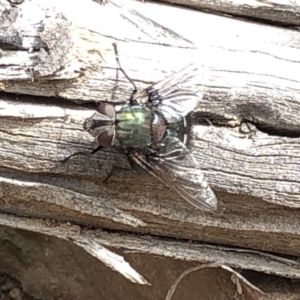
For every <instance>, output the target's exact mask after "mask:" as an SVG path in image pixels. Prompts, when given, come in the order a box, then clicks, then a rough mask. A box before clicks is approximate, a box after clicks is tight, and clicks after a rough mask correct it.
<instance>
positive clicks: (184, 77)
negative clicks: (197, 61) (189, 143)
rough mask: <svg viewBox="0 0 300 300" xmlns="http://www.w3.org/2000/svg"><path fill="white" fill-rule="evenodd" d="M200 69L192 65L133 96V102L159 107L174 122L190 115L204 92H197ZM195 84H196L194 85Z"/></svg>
mask: <svg viewBox="0 0 300 300" xmlns="http://www.w3.org/2000/svg"><path fill="white" fill-rule="evenodd" d="M197 74H198V68H197V67H196V66H195V65H193V64H191V65H189V66H187V67H185V68H184V69H182V70H180V71H178V72H177V73H175V74H173V75H172V76H170V77H167V78H166V79H164V80H162V81H159V82H157V83H155V84H153V85H151V86H149V87H148V88H146V89H144V90H142V91H140V92H137V93H135V94H134V95H133V99H132V100H133V101H136V102H137V103H139V104H146V105H149V106H154V107H157V109H158V110H159V111H161V112H162V113H163V114H164V115H167V116H170V119H174V121H178V120H181V119H182V118H183V117H185V116H186V115H187V114H188V113H190V112H191V111H192V110H193V109H194V108H195V107H196V106H197V104H198V102H199V101H200V100H201V99H202V92H199V91H198V92H196V89H197V86H196V85H195V83H196V82H193V80H194V79H196V78H197ZM193 83H194V84H193Z"/></svg>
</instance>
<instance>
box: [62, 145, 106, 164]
mask: <svg viewBox="0 0 300 300" xmlns="http://www.w3.org/2000/svg"><path fill="white" fill-rule="evenodd" d="M102 149H103V147H102V146H100V145H99V146H98V147H97V148H95V149H94V150H92V151H79V152H76V153H73V154H71V155H69V156H67V157H66V158H64V159H63V160H62V161H61V162H62V163H63V164H65V163H66V162H67V161H68V160H69V159H70V158H71V157H73V156H77V155H84V156H89V155H93V154H95V153H96V152H98V151H100V150H102Z"/></svg>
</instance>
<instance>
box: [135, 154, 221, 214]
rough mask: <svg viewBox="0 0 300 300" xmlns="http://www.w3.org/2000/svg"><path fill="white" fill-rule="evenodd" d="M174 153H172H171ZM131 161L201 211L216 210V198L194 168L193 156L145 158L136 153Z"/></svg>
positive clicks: (200, 174) (201, 175)
mask: <svg viewBox="0 0 300 300" xmlns="http://www.w3.org/2000/svg"><path fill="white" fill-rule="evenodd" d="M173 153H174V152H173ZM131 158H132V160H133V161H134V162H135V163H136V164H137V165H139V166H141V167H142V168H143V169H145V170H146V171H148V172H149V173H150V174H151V175H153V176H154V177H156V178H157V179H159V180H160V181H161V182H163V183H164V184H165V185H166V186H168V187H169V188H171V189H172V190H174V191H175V192H176V193H177V194H178V195H179V196H181V197H182V198H183V199H184V200H186V201H187V202H189V203H190V204H192V205H193V206H195V207H196V208H198V209H201V210H203V211H214V210H216V209H217V198H216V196H215V194H214V192H213V191H212V189H211V188H210V186H209V185H208V183H207V181H206V179H205V176H204V174H203V173H202V172H201V170H200V169H197V168H195V164H194V159H193V156H192V155H190V154H182V155H180V156H178V157H177V158H174V157H173V158H172V159H171V158H167V157H166V158H162V157H159V156H158V157H155V156H154V157H151V156H149V157H148V158H146V157H145V156H144V155H142V154H139V153H137V152H135V153H133V154H132V156H131Z"/></svg>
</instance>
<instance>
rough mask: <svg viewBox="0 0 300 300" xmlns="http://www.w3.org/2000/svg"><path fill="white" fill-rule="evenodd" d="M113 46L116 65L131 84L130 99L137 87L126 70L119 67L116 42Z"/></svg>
mask: <svg viewBox="0 0 300 300" xmlns="http://www.w3.org/2000/svg"><path fill="white" fill-rule="evenodd" d="M113 46H114V50H115V55H116V61H117V64H118V67H119V69H120V71H121V72H122V73H123V74H124V76H125V77H126V79H127V80H128V81H129V82H130V83H131V84H132V86H133V91H132V94H131V97H130V100H132V97H133V95H134V94H135V93H136V92H137V87H136V85H135V84H134V82H133V80H132V79H131V78H130V77H129V76H128V75H127V74H126V72H125V71H124V69H123V68H122V67H121V64H120V60H119V52H118V47H117V44H116V43H113Z"/></svg>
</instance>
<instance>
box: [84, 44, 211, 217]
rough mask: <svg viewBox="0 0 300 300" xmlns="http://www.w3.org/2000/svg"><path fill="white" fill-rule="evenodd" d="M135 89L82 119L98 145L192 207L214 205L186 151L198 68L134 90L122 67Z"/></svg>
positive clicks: (191, 156)
mask: <svg viewBox="0 0 300 300" xmlns="http://www.w3.org/2000/svg"><path fill="white" fill-rule="evenodd" d="M114 47H115V51H116V56H117V62H118V64H119V68H120V70H121V71H122V72H123V74H124V75H125V77H126V78H127V79H128V80H129V81H130V82H131V83H132V84H133V86H134V90H133V92H132V95H131V97H130V99H129V100H128V101H124V104H118V105H112V104H111V103H107V102H102V103H100V104H99V105H98V107H97V110H96V112H95V114H94V115H93V116H92V117H91V118H89V119H87V120H86V121H85V123H84V129H85V130H87V131H88V132H89V133H90V134H91V135H92V136H93V137H95V140H96V141H97V142H98V144H99V146H98V148H97V149H95V150H94V151H93V152H92V153H95V152H97V151H98V150H101V149H102V148H108V147H115V148H117V149H120V150H121V151H122V152H123V153H125V154H126V155H127V157H128V158H129V160H130V161H131V162H133V163H135V164H137V165H139V166H140V167H142V168H143V169H145V170H146V171H148V172H149V173H150V174H152V175H153V176H155V177H156V178H158V179H159V180H160V181H162V182H163V183H164V184H165V185H166V186H168V187H169V188H171V189H172V190H174V191H175V192H177V193H178V194H179V195H180V196H181V197H182V198H183V199H185V200H186V201H188V202H189V203H190V204H192V205H194V206H195V207H196V208H199V209H201V210H206V211H213V210H216V209H217V198H216V196H215V194H214V192H213V191H212V189H211V188H210V186H209V185H208V183H207V181H206V179H205V177H204V175H203V173H202V172H201V170H200V169H199V168H197V167H196V166H197V163H196V161H195V159H194V157H193V155H192V154H191V153H190V152H189V150H188V148H187V145H188V136H189V126H188V125H187V124H188V122H187V116H188V114H189V113H190V112H191V111H192V110H193V109H194V108H195V107H196V106H197V104H198V102H199V100H201V98H202V93H201V94H200V95H199V94H197V93H195V92H194V91H193V89H195V85H191V84H190V83H191V80H192V79H195V77H196V75H197V67H195V66H194V65H189V66H187V67H186V68H184V69H182V70H180V71H179V72H177V73H175V74H174V75H172V76H170V77H168V78H166V79H164V80H162V81H159V82H157V83H155V84H153V85H151V86H149V87H148V88H146V89H144V90H142V91H137V88H136V86H135V84H134V82H133V81H132V80H131V79H130V78H129V77H128V76H127V74H126V73H125V71H124V70H123V69H122V68H121V65H120V62H119V59H118V54H117V48H116V45H115V44H114Z"/></svg>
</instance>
